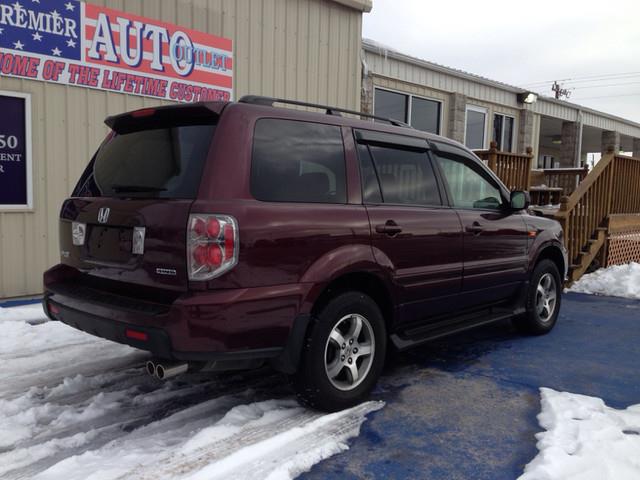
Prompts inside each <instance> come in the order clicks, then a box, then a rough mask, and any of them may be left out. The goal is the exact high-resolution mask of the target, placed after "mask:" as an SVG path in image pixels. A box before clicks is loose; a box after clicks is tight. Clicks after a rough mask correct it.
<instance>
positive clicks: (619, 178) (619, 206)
mask: <svg viewBox="0 0 640 480" xmlns="http://www.w3.org/2000/svg"><path fill="white" fill-rule="evenodd" d="M638 185H640V159H637V158H632V157H626V156H623V155H617V154H615V153H613V152H611V151H610V152H607V153H606V154H605V155H603V156H602V158H601V159H600V161H599V162H598V163H597V164H596V166H595V167H594V168H593V170H591V172H589V174H588V175H587V176H586V177H585V178H584V180H583V181H582V182H581V183H580V185H578V188H577V189H576V190H575V191H574V192H573V193H572V194H571V195H570V196H569V197H563V198H562V199H561V200H560V210H559V211H558V212H557V213H556V214H555V218H556V219H557V220H558V221H559V222H560V223H561V224H562V226H563V228H564V232H565V244H566V246H567V250H568V251H569V261H570V264H571V272H570V280H571V281H575V280H577V279H578V278H579V277H580V276H581V275H582V274H583V273H584V272H585V271H586V269H587V268H588V267H589V265H590V264H591V262H592V261H593V259H594V258H595V256H596V255H597V254H598V252H599V250H600V249H601V248H602V246H603V245H604V243H605V239H606V230H607V228H606V221H607V218H608V217H609V215H611V214H615V213H639V212H640V190H639V189H638Z"/></svg>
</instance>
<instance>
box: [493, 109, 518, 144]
mask: <svg viewBox="0 0 640 480" xmlns="http://www.w3.org/2000/svg"><path fill="white" fill-rule="evenodd" d="M514 125H515V118H513V117H509V116H508V115H502V114H500V113H496V114H495V115H494V116H493V141H494V142H496V143H497V146H498V150H500V151H503V152H513V134H514V128H513V127H514Z"/></svg>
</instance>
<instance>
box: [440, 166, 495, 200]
mask: <svg viewBox="0 0 640 480" xmlns="http://www.w3.org/2000/svg"><path fill="white" fill-rule="evenodd" d="M436 158H437V159H438V164H439V165H440V170H441V171H442V174H443V176H444V178H445V180H446V182H447V185H448V187H449V193H450V194H451V197H452V198H451V200H452V202H453V205H454V206H455V207H459V208H482V209H499V208H501V205H502V199H501V198H502V197H501V195H500V190H499V189H498V188H497V187H496V186H494V185H493V184H492V183H491V182H489V180H488V179H487V178H485V177H484V176H483V175H482V174H481V173H480V172H479V171H478V170H476V169H475V168H472V167H471V166H470V165H468V164H467V163H465V161H464V160H463V159H462V158H459V157H443V156H441V155H438V156H436Z"/></svg>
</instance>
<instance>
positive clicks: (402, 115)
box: [374, 88, 409, 123]
mask: <svg viewBox="0 0 640 480" xmlns="http://www.w3.org/2000/svg"><path fill="white" fill-rule="evenodd" d="M408 99H409V97H408V96H407V95H403V94H402V93H396V92H389V91H388V90H380V89H378V88H376V93H375V100H374V102H375V113H374V114H375V115H377V116H379V117H385V118H391V119H393V120H398V121H400V122H405V123H406V121H407V113H408V111H409V108H408Z"/></svg>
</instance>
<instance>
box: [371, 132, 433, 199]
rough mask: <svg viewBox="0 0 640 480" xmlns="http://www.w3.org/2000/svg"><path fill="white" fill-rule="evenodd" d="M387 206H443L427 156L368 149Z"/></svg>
mask: <svg viewBox="0 0 640 480" xmlns="http://www.w3.org/2000/svg"><path fill="white" fill-rule="evenodd" d="M369 151H370V152H371V155H372V157H373V162H374V166H375V169H376V174H377V176H378V179H379V180H380V186H381V188H382V200H383V201H384V202H385V203H396V204H407V205H441V201H440V193H439V191H438V185H437V183H436V178H435V175H434V173H433V168H432V167H431V163H430V161H429V157H427V154H426V153H425V152H416V151H412V150H402V149H399V148H392V147H381V146H375V145H369Z"/></svg>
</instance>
